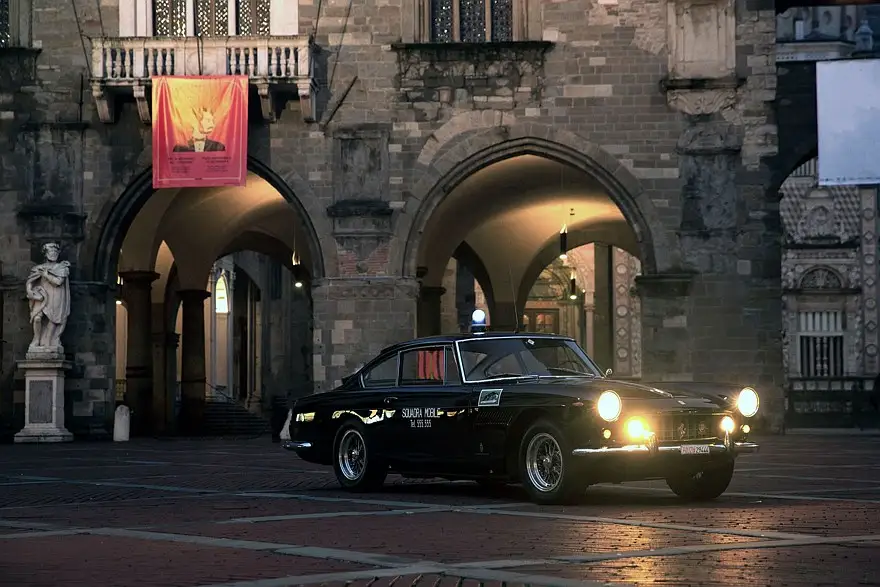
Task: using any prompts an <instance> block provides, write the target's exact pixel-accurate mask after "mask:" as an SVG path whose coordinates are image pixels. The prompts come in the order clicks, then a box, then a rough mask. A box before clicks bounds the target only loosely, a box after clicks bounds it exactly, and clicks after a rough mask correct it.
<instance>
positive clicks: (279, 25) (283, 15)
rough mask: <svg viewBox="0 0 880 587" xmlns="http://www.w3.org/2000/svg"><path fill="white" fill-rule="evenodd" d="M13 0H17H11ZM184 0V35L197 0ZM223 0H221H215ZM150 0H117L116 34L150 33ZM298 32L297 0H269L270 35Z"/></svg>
mask: <svg viewBox="0 0 880 587" xmlns="http://www.w3.org/2000/svg"><path fill="white" fill-rule="evenodd" d="M10 1H11V2H14V1H16V0H10ZM185 1H186V36H187V37H194V36H195V34H196V20H195V15H196V11H195V7H196V2H197V1H198V0H185ZM216 1H218V2H222V1H224V0H216ZM225 2H226V3H227V5H228V8H227V10H228V14H230V15H233V14H235V13H236V5H237V3H238V2H237V0H225ZM153 10H154V1H153V0H119V36H120V37H153V36H154V35H155V33H154V30H153V20H154V19H153ZM228 29H229V33H228V34H229V36H230V37H234V36H236V30H237V23H236V20H235V19H234V18H230V19H229V24H228ZM298 34H299V0H270V4H269V35H270V36H296V35H298Z"/></svg>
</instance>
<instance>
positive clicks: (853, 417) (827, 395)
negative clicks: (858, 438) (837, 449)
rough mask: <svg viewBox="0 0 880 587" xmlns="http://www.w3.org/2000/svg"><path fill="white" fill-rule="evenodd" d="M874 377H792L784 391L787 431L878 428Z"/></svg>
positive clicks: (879, 415)
mask: <svg viewBox="0 0 880 587" xmlns="http://www.w3.org/2000/svg"><path fill="white" fill-rule="evenodd" d="M878 391H880V390H877V389H874V378H873V377H857V376H844V377H791V378H789V380H788V386H787V390H786V397H785V405H786V418H785V419H786V426H787V427H788V428H850V427H859V428H877V427H880V406H878V400H880V395H878Z"/></svg>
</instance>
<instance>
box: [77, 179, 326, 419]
mask: <svg viewBox="0 0 880 587" xmlns="http://www.w3.org/2000/svg"><path fill="white" fill-rule="evenodd" d="M254 168H256V172H255V171H254ZM135 184H137V182H135ZM107 218H108V221H107V222H106V223H105V224H104V226H103V227H102V228H101V230H100V231H99V233H98V234H96V235H93V240H92V242H91V243H90V246H92V247H94V248H93V250H94V254H93V258H92V259H90V262H91V269H92V272H93V274H94V275H96V276H101V277H104V278H105V279H107V280H108V281H111V282H115V283H117V284H118V285H119V287H118V288H117V292H116V297H117V300H118V301H119V302H121V303H119V304H116V305H115V306H116V308H118V310H117V312H116V314H115V322H116V328H115V337H116V344H115V348H116V349H117V352H116V355H117V356H116V380H117V383H116V389H117V400H120V399H121V400H122V401H125V402H126V403H127V404H128V405H130V406H131V407H132V409H133V411H134V413H133V417H132V432H133V433H134V434H152V433H156V434H165V433H177V432H179V433H188V434H247V433H251V432H260V431H262V430H265V429H266V422H265V420H266V419H267V418H269V417H271V416H272V414H273V412H286V405H287V402H288V400H289V398H290V397H291V396H295V395H301V394H305V393H310V392H311V385H310V383H311V376H310V375H311V373H310V370H311V366H310V364H309V358H310V357H311V352H310V350H309V348H308V347H309V345H310V344H311V340H312V335H311V330H310V328H311V299H310V295H309V292H310V284H311V283H312V281H313V280H314V279H315V278H316V277H319V276H321V275H322V274H323V258H322V256H321V249H320V247H319V245H318V241H317V238H316V236H315V231H314V229H313V227H312V226H311V222H310V217H309V216H308V215H307V214H305V212H304V210H303V206H302V205H301V204H300V202H299V200H298V199H297V198H296V196H295V195H294V194H293V193H292V192H291V191H290V189H289V188H288V187H287V186H286V184H285V183H284V182H283V181H281V180H280V179H279V178H278V177H276V176H274V175H273V174H272V173H271V172H270V171H269V170H267V169H265V168H263V167H261V166H259V165H258V164H254V165H252V166H251V172H250V173H249V176H248V180H247V185H246V186H244V187H236V188H229V187H224V188H206V189H186V190H158V191H153V190H152V189H151V187H150V184H149V181H147V182H142V183H141V185H140V189H139V190H138V189H129V190H127V191H126V193H125V194H123V196H122V197H121V198H120V199H119V200H118V201H117V202H115V203H114V204H113V205H112V209H110V210H109V213H108V214H107ZM87 249H88V248H87ZM114 264H115V266H114ZM120 396H121V398H120ZM276 427H277V425H276Z"/></svg>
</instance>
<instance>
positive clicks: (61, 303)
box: [25, 243, 70, 353]
mask: <svg viewBox="0 0 880 587" xmlns="http://www.w3.org/2000/svg"><path fill="white" fill-rule="evenodd" d="M60 250H61V247H60V246H59V245H58V243H46V244H45V245H43V254H44V255H45V258H46V262H45V263H40V264H39V265H35V266H34V267H33V268H32V269H31V273H30V275H28V278H27V282H26V283H25V289H26V291H27V299H28V303H29V304H30V308H31V325H32V326H33V328H34V338H33V340H32V341H31V344H30V347H28V351H29V352H32V351H36V352H52V353H63V352H64V347H62V346H61V333H63V332H64V328H65V327H66V326H67V317H68V316H69V315H70V283H69V277H70V263H68V262H67V261H59V260H58V253H59V252H60Z"/></svg>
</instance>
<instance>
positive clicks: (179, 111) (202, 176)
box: [152, 76, 248, 189]
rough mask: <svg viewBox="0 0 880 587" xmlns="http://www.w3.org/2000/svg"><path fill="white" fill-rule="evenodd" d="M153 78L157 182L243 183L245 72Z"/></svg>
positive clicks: (197, 184)
mask: <svg viewBox="0 0 880 587" xmlns="http://www.w3.org/2000/svg"><path fill="white" fill-rule="evenodd" d="M152 81H153V187H154V188H155V189H161V188H182V187H183V188H185V187H213V186H244V185H245V182H246V180H247V113H248V78H247V76H192V77H174V76H159V77H154V78H152Z"/></svg>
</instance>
